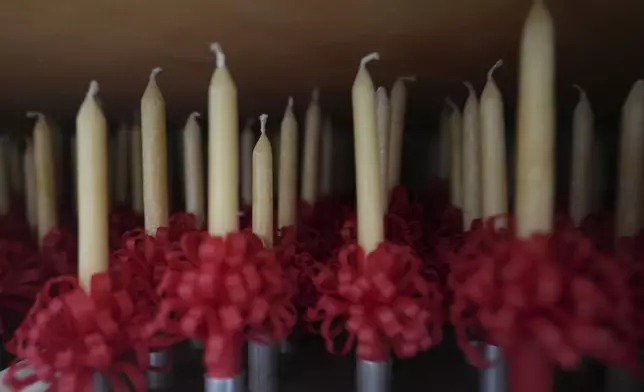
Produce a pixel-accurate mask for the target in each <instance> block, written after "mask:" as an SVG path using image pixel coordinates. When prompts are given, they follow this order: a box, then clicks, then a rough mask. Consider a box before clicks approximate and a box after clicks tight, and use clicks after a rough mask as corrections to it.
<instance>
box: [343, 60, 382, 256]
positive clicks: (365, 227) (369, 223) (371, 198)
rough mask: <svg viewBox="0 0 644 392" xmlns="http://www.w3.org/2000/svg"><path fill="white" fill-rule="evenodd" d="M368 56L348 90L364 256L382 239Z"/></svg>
mask: <svg viewBox="0 0 644 392" xmlns="http://www.w3.org/2000/svg"><path fill="white" fill-rule="evenodd" d="M377 59H378V54H377V53H371V54H369V55H367V56H365V57H363V58H362V60H361V61H360V67H359V68H358V74H357V75H356V78H355V81H354V82H353V87H352V89H351V101H352V105H353V137H354V148H355V160H356V161H355V162H356V196H357V215H358V243H359V244H360V246H362V248H363V250H364V252H365V254H369V253H371V252H372V251H374V250H375V249H376V247H377V246H378V244H380V243H381V242H382V240H383V239H384V227H383V219H382V201H381V196H380V194H381V189H380V173H379V171H380V164H379V162H378V125H377V119H376V94H375V91H374V87H373V82H372V81H371V76H370V75H369V72H368V71H367V68H366V65H367V63H368V62H370V61H372V60H377Z"/></svg>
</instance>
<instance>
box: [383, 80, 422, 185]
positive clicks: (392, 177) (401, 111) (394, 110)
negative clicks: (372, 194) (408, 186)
mask: <svg viewBox="0 0 644 392" xmlns="http://www.w3.org/2000/svg"><path fill="white" fill-rule="evenodd" d="M415 80H416V77H415V76H406V77H401V78H398V79H396V81H395V82H394V86H393V87H392V88H391V102H390V105H391V107H390V110H391V114H390V125H389V143H388V145H389V153H388V154H387V170H388V173H387V184H388V185H387V186H388V188H389V190H390V191H391V190H392V189H394V188H395V187H397V186H398V185H400V172H401V169H402V150H403V133H404V132H405V114H406V112H407V87H405V81H415Z"/></svg>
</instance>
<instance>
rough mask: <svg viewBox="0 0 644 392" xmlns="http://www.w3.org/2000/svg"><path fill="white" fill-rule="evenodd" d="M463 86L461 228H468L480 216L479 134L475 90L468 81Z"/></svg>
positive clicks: (477, 104) (477, 103) (477, 105)
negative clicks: (464, 93)
mask: <svg viewBox="0 0 644 392" xmlns="http://www.w3.org/2000/svg"><path fill="white" fill-rule="evenodd" d="M465 86H466V87H467V89H468V91H469V95H468V97H467V101H465V108H464V109H463V169H462V170H463V229H469V228H470V225H471V224H472V222H473V221H474V220H475V219H479V218H480V217H481V134H480V129H479V102H478V99H477V98H476V91H474V87H472V85H471V84H470V83H469V82H465Z"/></svg>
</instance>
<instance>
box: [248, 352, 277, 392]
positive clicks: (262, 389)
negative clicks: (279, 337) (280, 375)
mask: <svg viewBox="0 0 644 392" xmlns="http://www.w3.org/2000/svg"><path fill="white" fill-rule="evenodd" d="M279 351H280V347H279V346H277V345H268V344H263V343H259V342H255V341H249V342H248V389H249V390H250V392H277V361H278V358H279Z"/></svg>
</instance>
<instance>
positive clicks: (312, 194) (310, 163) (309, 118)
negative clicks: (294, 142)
mask: <svg viewBox="0 0 644 392" xmlns="http://www.w3.org/2000/svg"><path fill="white" fill-rule="evenodd" d="M319 95H320V92H319V90H318V89H315V90H313V94H312V95H311V103H310V104H309V107H308V109H307V110H306V118H305V123H304V151H303V161H304V162H302V164H303V167H302V193H301V195H300V196H301V198H302V200H304V201H305V202H307V203H309V204H311V205H313V204H314V203H315V201H316V200H317V197H318V181H320V179H319V175H318V174H319V167H320V127H322V114H321V111H320V104H319V102H318V101H319Z"/></svg>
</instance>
